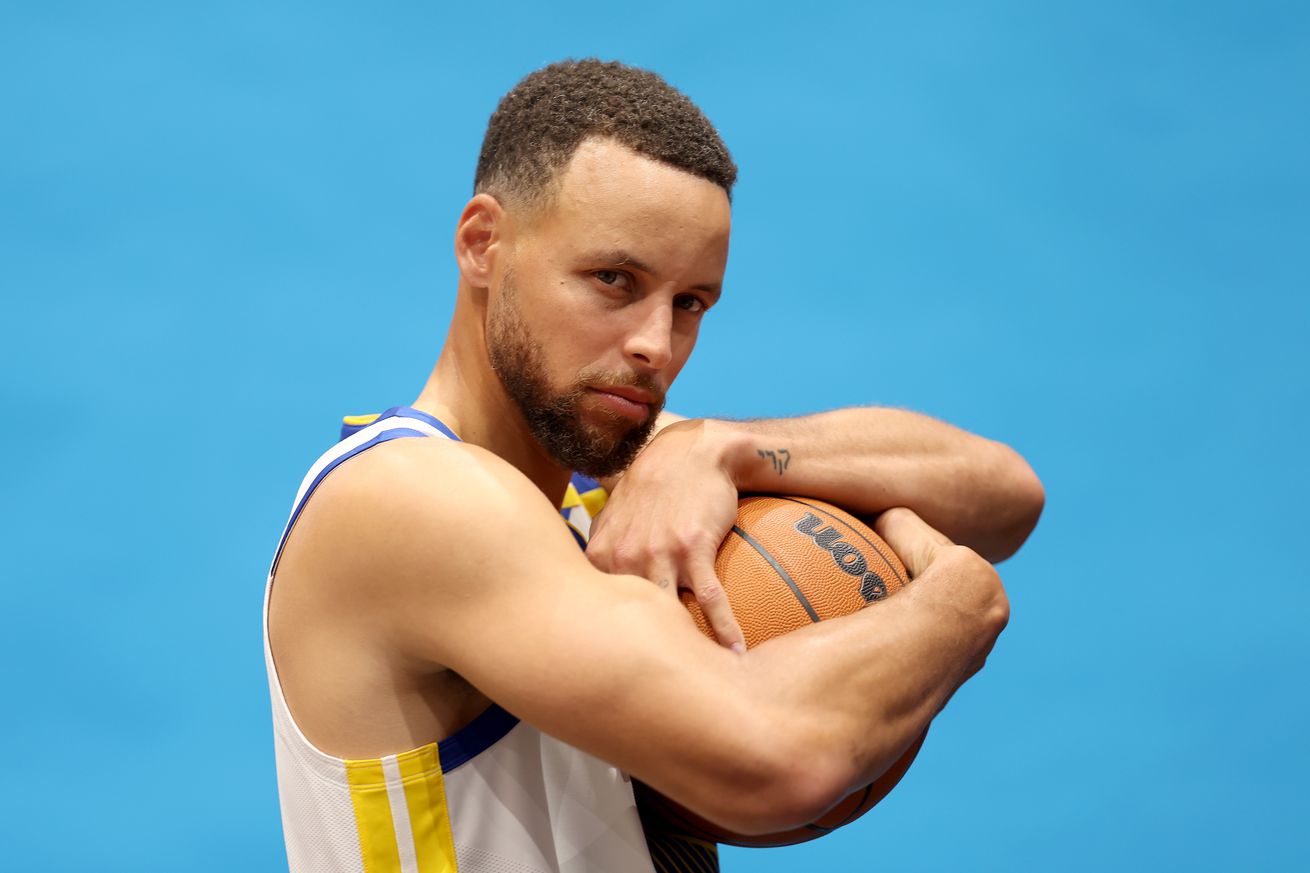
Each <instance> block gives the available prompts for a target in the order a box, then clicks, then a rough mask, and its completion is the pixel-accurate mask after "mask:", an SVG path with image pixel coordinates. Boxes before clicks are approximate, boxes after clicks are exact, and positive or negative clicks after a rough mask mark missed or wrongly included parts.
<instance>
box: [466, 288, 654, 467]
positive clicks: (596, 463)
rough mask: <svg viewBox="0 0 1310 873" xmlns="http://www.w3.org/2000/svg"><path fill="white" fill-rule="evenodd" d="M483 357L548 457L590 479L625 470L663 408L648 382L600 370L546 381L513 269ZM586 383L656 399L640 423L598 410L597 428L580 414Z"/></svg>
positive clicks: (541, 355) (541, 356)
mask: <svg viewBox="0 0 1310 873" xmlns="http://www.w3.org/2000/svg"><path fill="white" fill-rule="evenodd" d="M487 356H488V358H489V360H490V362H491V369H492V370H494V371H495V373H496V375H497V376H499V377H500V381H501V384H503V385H504V386H505V391H506V393H508V394H509V396H510V399H512V400H513V401H514V405H515V406H517V407H518V409H519V412H520V413H522V415H523V419H524V421H526V422H527V425H528V429H529V430H530V431H531V432H532V436H533V437H534V438H535V439H536V440H537V442H538V443H539V444H540V445H541V447H542V449H544V450H545V452H546V454H547V455H549V456H550V457H551V458H552V459H553V460H554V461H555V462H556V463H558V464H559V465H560V466H562V467H566V468H568V469H570V470H576V471H578V472H579V473H584V474H586V475H587V476H591V477H593V478H600V477H602V476H613V475H614V474H615V473H619V472H622V471H623V470H625V469H627V467H628V465H629V464H631V463H632V460H633V458H635V457H637V453H638V452H640V451H641V449H642V447H643V446H645V445H646V442H647V440H649V439H650V434H651V431H652V430H654V429H655V419H656V417H657V416H658V415H659V412H660V410H661V409H662V408H663V407H664V396H663V392H661V391H660V389H659V387H658V386H656V385H655V384H653V383H652V382H651V381H650V380H648V379H642V378H641V377H635V376H633V375H631V374H619V373H608V372H605V371H604V370H599V369H591V370H583V371H582V372H580V373H579V374H578V376H577V379H576V380H575V381H574V383H573V384H572V385H571V386H570V387H568V388H566V389H565V390H563V391H555V390H553V389H552V388H551V387H550V385H549V384H548V383H547V382H546V377H545V373H546V363H545V355H544V353H543V352H542V347H541V343H540V342H538V341H537V340H535V339H534V338H533V337H532V334H531V331H530V330H529V329H528V326H527V324H526V323H525V322H524V320H523V317H522V315H521V313H520V312H519V309H518V304H517V299H516V297H515V289H514V284H513V272H512V271H510V272H507V273H506V275H505V279H504V282H503V284H502V294H501V306H500V307H499V308H498V309H497V310H496V311H495V313H494V314H493V315H492V316H491V318H490V319H489V320H488V323H487ZM588 385H611V386H613V385H627V386H631V387H636V388H642V389H645V390H646V391H649V392H650V393H651V394H652V395H654V397H655V400H654V402H652V403H651V406H650V414H649V415H648V416H647V418H646V420H645V421H644V422H641V423H640V424H633V423H632V421H631V420H630V419H627V418H624V417H623V416H620V415H618V414H616V413H614V412H611V411H610V410H608V409H605V408H604V407H598V410H597V411H598V414H599V415H601V416H602V417H603V418H604V419H605V420H606V424H608V425H609V426H607V427H606V426H597V425H594V424H592V423H590V422H588V421H587V420H586V418H585V416H584V414H583V410H582V401H583V398H585V397H586V396H587V394H588V393H589V392H588V390H587V386H588Z"/></svg>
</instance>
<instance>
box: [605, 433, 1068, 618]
mask: <svg viewBox="0 0 1310 873" xmlns="http://www.w3.org/2000/svg"><path fill="white" fill-rule="evenodd" d="M661 423H662V424H665V423H664V422H661ZM608 484H610V485H611V487H612V489H613V493H612V494H611V496H610V499H609V501H608V503H607V504H606V507H605V511H604V512H603V513H602V514H601V515H600V517H599V518H598V519H597V524H596V525H595V526H594V527H593V528H592V539H591V545H590V546H589V547H588V550H587V551H588V555H589V556H591V557H592V560H593V562H595V563H596V564H597V565H598V566H600V567H601V568H602V569H605V570H608V571H609V572H628V573H634V574H636V575H640V576H645V577H646V578H648V579H651V580H653V581H655V582H657V583H659V584H661V585H664V586H666V587H668V588H670V589H676V588H680V587H681V588H689V589H691V590H692V591H693V592H695V593H696V595H697V599H698V600H700V601H701V602H702V606H703V607H706V606H708V608H707V609H706V612H707V614H708V617H709V618H710V620H711V623H712V624H713V625H714V627H715V630H716V631H718V632H719V637H720V639H721V640H722V641H723V642H725V643H730V642H732V641H733V640H734V638H735V637H737V636H739V634H740V631H737V630H736V622H735V620H733V619H732V617H731V612H730V611H729V610H728V609H727V606H726V603H722V604H715V603H714V602H713V601H714V600H715V599H716V597H717V596H716V595H715V593H714V592H715V591H716V590H717V589H718V584H717V579H715V578H713V556H714V552H715V550H716V549H717V547H718V544H719V543H720V542H721V541H722V539H723V537H724V536H725V535H726V534H727V532H728V530H729V529H730V528H731V526H732V521H733V519H734V518H735V517H736V508H737V495H738V493H739V492H765V493H769V492H772V493H779V494H794V495H800V496H806V497H814V498H817V499H819V500H825V501H828V502H829V503H833V504H836V505H838V506H841V507H843V508H845V509H846V510H847V511H849V512H853V513H856V514H860V515H869V516H872V515H876V514H877V513H879V512H882V511H884V510H886V509H890V508H892V507H895V506H903V507H907V508H909V509H912V510H914V511H915V512H916V513H917V514H918V515H919V516H920V517H921V518H923V519H924V521H926V522H928V524H930V525H931V526H933V527H934V528H936V529H938V530H940V531H941V532H942V533H944V534H946V535H947V536H948V537H950V538H951V539H952V540H953V541H955V542H957V543H959V544H961V545H966V546H969V547H970V548H972V549H973V550H974V551H976V552H978V553H979V554H980V555H982V556H983V557H985V558H987V559H988V560H990V561H992V562H993V563H994V562H997V561H1001V560H1003V559H1005V558H1007V557H1009V556H1010V555H1012V554H1014V552H1015V551H1017V550H1018V548H1019V546H1021V545H1022V544H1023V542H1024V540H1025V539H1027V537H1028V535H1029V534H1030V533H1031V532H1032V530H1033V528H1034V527H1035V526H1036V524H1037V519H1038V516H1040V515H1041V511H1042V507H1043V504H1044V502H1045V494H1044V491H1043V489H1042V484H1041V481H1040V480H1039V479H1038V478H1037V476H1036V474H1035V473H1034V472H1033V470H1032V468H1031V467H1030V466H1029V465H1028V463H1027V462H1026V461H1025V460H1024V459H1023V458H1022V457H1020V455H1019V454H1018V453H1017V452H1015V451H1014V450H1013V449H1011V448H1009V447H1008V446H1005V445H1003V444H1002V443H999V442H995V441H993V440H989V439H985V438H983V437H980V436H977V435H975V434H971V433H969V432H967V431H964V430H961V429H960V428H957V427H954V426H952V425H949V424H946V423H945V422H942V421H938V420H936V419H933V418H930V417H929V416H926V415H921V414H918V413H914V412H909V411H906V410H900V409H888V408H878V407H874V408H854V409H841V410H836V411H833V412H824V413H819V414H817V415H808V416H803V417H799V418H786V419H774V420H764V421H721V420H717V419H686V420H678V421H673V422H672V423H667V424H665V426H664V427H662V429H661V430H660V431H659V433H658V434H657V435H656V436H655V437H654V439H652V440H651V442H650V443H649V444H648V445H647V446H646V448H645V449H644V450H643V451H642V453H641V454H640V455H639V456H638V457H637V460H636V461H634V462H633V464H632V466H631V467H630V468H629V469H628V471H627V472H626V473H625V474H624V475H623V477H622V478H620V479H619V480H617V482H614V483H608ZM703 595H708V598H707V597H706V596H703ZM707 599H708V600H709V601H710V603H708V604H707V603H706V600H707ZM717 599H721V598H717ZM716 614H717V616H718V620H716Z"/></svg>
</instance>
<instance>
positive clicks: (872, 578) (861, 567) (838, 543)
mask: <svg viewBox="0 0 1310 873" xmlns="http://www.w3.org/2000/svg"><path fill="white" fill-rule="evenodd" d="M821 524H823V521H822V519H820V518H819V517H818V516H817V515H815V514H814V513H812V512H807V513H805V517H804V518H802V519H801V520H800V521H798V522H796V530H798V531H800V532H801V533H803V534H805V535H806V536H807V537H809V538H810V539H812V540H814V544H815V545H817V546H818V547H819V548H821V549H825V550H826V551H827V552H828V553H829V554H830V555H832V559H833V561H835V562H836V564H837V566H838V567H840V568H841V569H842V570H843V571H844V572H846V573H849V574H851V575H852V576H858V577H860V595H861V596H862V597H864V600H865V602H867V603H873V602H874V601H875V600H882V599H883V598H884V597H886V596H887V584H886V583H885V582H883V581H882V579H881V578H880V577H879V576H878V574H877V573H875V572H873V571H872V570H870V569H869V562H868V561H866V560H865V559H864V555H861V554H860V550H859V549H857V548H855V546H853V545H851V544H850V543H848V542H844V541H843V540H842V538H841V534H840V533H838V531H837V529H836V528H834V527H833V526H832V525H828V526H827V527H825V528H824V529H823V530H819V529H818V527H819V525H821Z"/></svg>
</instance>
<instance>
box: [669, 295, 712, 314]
mask: <svg viewBox="0 0 1310 873" xmlns="http://www.w3.org/2000/svg"><path fill="white" fill-rule="evenodd" d="M674 305H676V306H677V307H678V308H679V309H685V310H686V311H687V312H704V311H705V301H704V300H701V299H700V298H699V297H693V296H692V295H690V294H684V295H683V296H681V297H679V298H678V299H677V300H676V301H674Z"/></svg>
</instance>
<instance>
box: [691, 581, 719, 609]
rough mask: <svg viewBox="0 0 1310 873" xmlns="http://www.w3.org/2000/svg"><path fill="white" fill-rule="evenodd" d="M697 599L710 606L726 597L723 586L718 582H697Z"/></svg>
mask: <svg viewBox="0 0 1310 873" xmlns="http://www.w3.org/2000/svg"><path fill="white" fill-rule="evenodd" d="M696 599H697V600H698V601H699V602H700V603H702V604H704V605H706V606H708V605H710V604H716V603H718V602H719V601H721V600H723V599H724V595H723V586H722V585H720V584H719V583H718V582H699V583H697V584H696Z"/></svg>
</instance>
